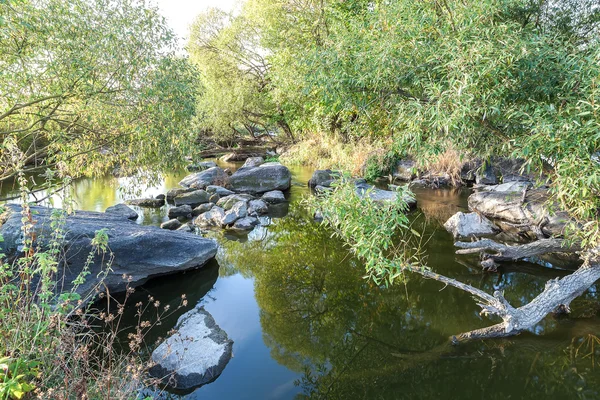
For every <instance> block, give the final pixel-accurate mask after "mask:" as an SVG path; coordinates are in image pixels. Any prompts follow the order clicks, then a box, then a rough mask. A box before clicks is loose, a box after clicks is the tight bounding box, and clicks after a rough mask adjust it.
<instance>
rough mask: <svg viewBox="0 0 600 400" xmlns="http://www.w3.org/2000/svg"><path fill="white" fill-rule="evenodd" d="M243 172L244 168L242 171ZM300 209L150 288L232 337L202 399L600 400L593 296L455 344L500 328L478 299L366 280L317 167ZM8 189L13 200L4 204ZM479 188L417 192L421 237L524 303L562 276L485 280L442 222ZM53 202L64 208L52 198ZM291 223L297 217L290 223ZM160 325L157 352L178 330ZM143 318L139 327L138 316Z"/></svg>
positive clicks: (118, 190)
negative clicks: (528, 325)
mask: <svg viewBox="0 0 600 400" xmlns="http://www.w3.org/2000/svg"><path fill="white" fill-rule="evenodd" d="M230 167H234V168H235V167H236V165H230ZM291 169H292V173H293V182H292V187H291V189H290V191H289V194H288V195H289V200H290V201H289V209H286V210H279V211H278V212H279V216H283V218H273V219H272V224H271V225H270V226H269V227H267V228H259V229H257V230H255V231H253V232H252V233H250V234H249V235H232V234H222V233H219V232H214V233H212V234H211V236H213V237H216V238H217V240H219V242H220V245H221V247H220V250H219V253H218V255H217V258H216V260H215V261H213V262H211V263H209V265H207V266H205V267H203V268H201V269H199V270H196V271H188V272H186V273H183V274H178V275H172V276H167V277H161V278H157V279H154V280H152V281H150V282H148V283H147V284H146V285H144V286H143V287H141V288H138V290H137V292H136V294H135V296H134V298H133V299H131V300H130V302H135V301H137V300H138V299H142V300H143V299H145V298H147V296H148V295H151V296H153V297H154V298H155V299H158V300H160V301H161V303H162V304H172V305H173V306H176V305H177V304H178V303H179V302H180V299H181V295H182V294H186V296H187V298H188V300H189V302H190V306H193V305H195V304H197V303H201V304H203V305H204V306H205V308H206V309H207V310H208V311H209V312H210V313H211V314H212V315H213V317H214V318H215V320H216V322H217V323H218V324H219V325H220V326H221V328H223V329H224V330H225V331H226V332H227V334H228V335H229V337H230V338H231V339H233V341H234V346H233V354H234V357H233V358H232V359H231V361H230V362H229V364H228V365H227V367H226V368H225V370H224V372H223V373H222V375H221V376H219V377H218V378H217V379H216V380H215V381H214V382H212V383H209V384H207V385H204V386H202V387H200V388H198V389H196V390H195V391H194V392H192V393H188V394H186V395H187V398H190V399H219V400H227V399H236V400H237V399H303V398H315V399H321V398H322V399H439V398H446V399H486V400H493V399H503V400H504V399H539V398H544V399H600V362H599V360H600V341H599V339H598V338H597V337H596V336H594V335H600V317H599V310H598V300H599V299H598V296H599V294H598V291H597V287H593V288H592V289H591V290H590V291H589V292H588V293H587V294H586V295H584V296H582V297H580V298H579V299H577V300H576V301H574V302H573V304H572V305H571V307H572V309H573V317H577V318H573V317H572V318H560V319H558V318H554V317H548V318H546V319H545V320H544V321H543V322H542V323H540V324H539V325H537V326H536V327H535V329H534V330H533V331H532V332H528V333H525V334H522V335H520V336H518V337H514V338H510V339H504V340H488V341H479V342H474V343H471V344H465V345H460V346H452V345H450V344H449V342H448V338H449V337H450V336H452V335H455V334H458V333H461V332H465V331H469V330H472V329H477V328H481V327H485V326H489V325H491V324H493V323H494V322H495V321H491V320H489V319H488V318H486V317H482V316H480V315H479V311H480V309H479V307H478V306H477V305H476V304H475V301H473V299H472V298H471V297H470V296H469V295H468V294H466V293H464V292H461V291H459V290H456V289H454V288H450V287H446V288H445V287H443V286H442V285H441V284H440V283H439V282H435V281H430V280H425V279H423V278H421V277H419V276H407V277H406V280H405V281H404V282H399V283H398V284H396V285H394V286H392V287H386V286H385V285H379V286H378V285H375V284H374V283H373V282H369V281H367V280H365V279H363V276H364V266H363V265H362V264H361V262H360V261H359V260H357V259H355V258H354V257H352V256H351V255H350V254H348V252H347V251H346V249H345V248H344V246H343V245H342V243H341V242H340V241H338V240H337V239H335V238H332V237H331V232H330V231H329V230H327V229H326V228H325V227H322V226H320V225H319V224H318V223H315V222H314V221H313V220H312V218H311V216H310V215H308V214H307V212H306V210H305V209H304V207H303V205H302V203H301V200H302V198H303V197H304V196H308V195H310V193H309V190H308V188H307V185H306V183H307V181H308V179H309V178H310V176H311V174H312V170H310V169H308V168H303V167H293V168H291ZM185 175H186V173H185V172H183V171H182V172H180V173H173V174H167V175H165V176H164V177H163V178H162V179H160V180H159V181H158V182H155V183H154V184H152V185H149V186H146V187H141V188H140V187H138V188H137V189H138V190H137V192H133V191H132V190H131V188H132V181H131V180H130V179H127V178H114V177H106V178H103V179H93V180H92V179H80V180H77V181H76V182H75V183H74V184H73V187H72V190H71V197H72V198H73V200H74V202H75V204H76V208H78V209H83V210H90V211H104V209H106V207H108V206H111V205H114V204H117V203H119V202H121V201H122V200H123V199H127V198H132V197H144V196H147V195H156V194H159V193H164V192H166V190H168V189H170V188H174V187H177V186H178V185H177V182H178V181H179V180H180V179H181V178H182V177H183V176H185ZM10 191H11V189H10V188H7V187H5V188H4V189H3V190H2V195H3V197H4V196H6V195H7V194H9V192H10ZM468 195H469V191H468V189H464V190H462V191H461V190H457V189H436V190H434V189H419V190H417V191H416V196H417V200H418V209H417V210H416V211H414V212H412V213H411V221H412V223H413V228H414V229H415V230H417V231H420V232H422V236H423V241H422V243H421V246H422V250H423V256H424V260H425V261H426V263H427V265H428V266H430V267H431V268H432V269H433V270H435V271H437V272H439V273H441V274H445V275H447V276H449V277H452V278H456V279H459V280H461V281H463V282H466V283H469V284H471V285H473V286H476V287H479V288H482V289H484V290H486V291H488V292H489V293H492V292H493V291H494V290H505V296H506V298H507V299H508V300H509V301H510V302H511V303H512V304H513V305H514V306H519V305H521V304H524V303H526V302H529V301H530V300H531V299H533V298H534V297H535V295H536V294H538V293H539V292H541V290H542V289H543V287H544V284H545V282H546V281H547V280H548V279H550V278H553V277H556V276H561V275H564V271H560V270H557V269H551V268H546V267H543V266H539V265H535V264H528V263H522V262H521V263H514V264H506V265H505V266H503V267H502V268H501V269H500V271H499V273H483V272H482V271H481V268H480V267H478V265H477V257H476V256H470V257H469V256H457V255H455V254H454V247H453V239H452V236H451V235H450V234H449V233H447V232H446V231H445V230H444V229H443V227H442V224H443V222H444V221H445V220H446V219H447V218H449V217H450V216H451V215H452V214H454V213H456V212H457V211H464V210H465V209H466V199H467V197H468ZM52 204H53V205H55V206H61V205H62V202H61V201H60V199H58V198H56V197H54V198H53V200H52ZM136 210H137V211H139V212H140V214H141V216H140V218H139V219H138V223H142V224H151V225H158V224H160V223H161V222H162V221H165V220H167V217H166V210H165V209H164V208H163V209H159V210H152V209H139V208H136ZM284 215H285V216H284ZM180 314H181V312H179V313H175V314H173V315H172V316H171V317H169V318H167V319H165V320H164V321H162V324H161V326H160V327H159V328H157V330H156V331H155V332H153V333H152V335H151V336H150V337H148V339H149V343H151V342H152V341H153V339H155V338H156V337H158V336H164V335H165V334H166V332H167V331H168V330H169V329H170V328H172V326H173V325H174V323H175V321H176V319H177V317H178V316H179V315H180ZM131 320H132V321H133V317H131Z"/></svg>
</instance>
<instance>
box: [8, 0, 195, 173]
mask: <svg viewBox="0 0 600 400" xmlns="http://www.w3.org/2000/svg"><path fill="white" fill-rule="evenodd" d="M175 51H176V41H175V37H174V35H173V33H172V32H171V31H170V30H169V28H167V25H166V23H165V21H164V19H163V18H162V17H161V16H160V15H159V14H158V12H157V10H156V9H155V8H151V7H149V6H148V5H147V4H146V2H145V1H141V2H138V1H130V0H91V1H87V0H74V1H69V2H65V1H60V0H6V1H2V2H0V70H1V71H2V73H1V74H0V143H1V144H0V165H1V166H2V168H1V171H0V179H7V178H10V177H12V176H13V175H14V174H15V172H16V171H18V170H20V169H21V168H23V167H24V166H33V167H34V168H37V169H45V168H48V167H50V168H52V169H58V170H60V171H61V172H62V173H64V174H69V175H73V176H76V175H80V174H91V173H99V172H104V171H105V170H106V169H107V168H108V167H112V166H114V165H128V166H131V167H132V168H135V167H156V166H158V167H160V166H165V165H171V164H173V163H174V162H176V161H178V160H180V159H182V154H183V153H185V151H186V146H185V144H186V143H188V142H189V140H188V139H191V138H192V135H191V131H190V128H189V123H188V121H189V119H190V118H191V116H192V115H193V113H194V97H195V84H194V80H195V75H194V73H193V71H192V69H191V67H190V66H189V65H188V63H187V60H186V59H184V58H181V57H178V56H176V53H175Z"/></svg>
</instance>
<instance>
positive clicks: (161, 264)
mask: <svg viewBox="0 0 600 400" xmlns="http://www.w3.org/2000/svg"><path fill="white" fill-rule="evenodd" d="M7 209H8V215H7V219H6V221H5V222H4V223H3V224H2V226H1V227H0V235H2V236H3V237H4V241H3V242H0V253H5V254H6V255H7V257H8V258H9V259H14V258H15V257H19V256H21V255H22V254H21V251H22V246H23V232H22V230H21V226H22V222H21V218H22V216H21V214H20V212H21V208H20V207H17V206H14V205H8V206H7ZM31 210H32V212H33V213H34V215H33V219H34V220H35V221H36V223H35V225H34V229H35V233H36V236H37V238H38V240H37V244H38V245H40V246H41V247H42V248H44V247H45V246H48V245H49V240H50V237H51V233H52V231H53V228H52V226H51V215H52V213H53V212H54V210H53V209H51V208H46V207H31ZM101 229H104V230H105V232H106V234H107V235H108V246H109V247H110V250H111V252H112V253H113V256H114V261H113V263H112V265H111V268H110V269H107V268H106V265H105V264H104V263H105V262H106V257H104V256H103V255H102V254H97V252H96V253H95V254H94V256H93V258H92V263H91V265H90V266H89V272H90V273H89V275H87V276H86V279H85V282H84V283H83V284H81V285H79V286H78V287H77V288H76V291H77V293H79V294H80V295H81V296H82V298H86V297H87V296H88V295H90V298H91V297H93V296H94V293H95V290H96V289H99V290H101V291H102V290H105V289H104V286H106V288H107V289H108V290H109V291H110V293H117V292H121V291H124V290H125V289H126V288H127V286H128V285H129V286H131V287H135V286H139V285H141V284H143V283H144V282H146V281H147V280H148V279H149V278H151V277H154V276H160V275H166V274H170V273H175V272H180V271H185V270H188V269H191V268H196V267H200V266H202V265H204V264H205V263H206V262H207V261H209V260H210V259H212V258H213V257H214V256H215V254H216V253H217V243H216V242H215V241H212V240H209V239H204V238H202V237H200V236H192V235H188V234H186V233H184V232H177V231H174V232H167V231H165V230H162V229H160V228H159V227H157V226H143V225H138V224H136V223H135V222H133V221H130V220H127V219H125V218H123V217H122V216H120V215H114V214H107V213H100V212H90V211H77V212H75V214H73V215H69V216H68V217H67V218H66V223H65V238H64V239H63V243H64V245H63V248H62V252H63V253H64V258H63V263H62V265H60V266H59V268H58V271H59V272H58V276H57V282H64V285H63V286H62V287H60V288H57V290H60V291H63V292H64V291H69V290H71V289H73V283H72V282H73V281H74V280H75V278H77V277H78V276H79V274H80V273H81V272H82V268H83V266H84V265H86V261H87V259H88V255H89V254H90V252H91V251H92V244H91V242H92V240H93V239H94V237H95V234H96V232H98V231H99V230H101ZM104 274H106V275H105V276H104V279H102V277H103V275H104ZM123 275H126V276H130V277H131V281H130V282H128V280H127V279H123Z"/></svg>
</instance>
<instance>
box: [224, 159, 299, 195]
mask: <svg viewBox="0 0 600 400" xmlns="http://www.w3.org/2000/svg"><path fill="white" fill-rule="evenodd" d="M291 180H292V175H291V173H290V170H289V169H288V168H287V167H285V166H283V165H281V164H279V163H265V164H262V165H260V166H258V167H253V168H241V169H239V170H237V171H236V172H234V173H233V175H231V176H230V177H229V185H228V187H229V188H231V190H233V191H234V192H238V193H240V192H241V193H251V194H256V193H264V192H269V191H271V190H286V189H289V187H290V184H291Z"/></svg>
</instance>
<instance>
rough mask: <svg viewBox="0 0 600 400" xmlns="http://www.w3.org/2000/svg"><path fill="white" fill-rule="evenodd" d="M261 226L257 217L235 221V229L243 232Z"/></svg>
mask: <svg viewBox="0 0 600 400" xmlns="http://www.w3.org/2000/svg"><path fill="white" fill-rule="evenodd" d="M258 224H260V221H259V220H258V218H256V217H244V218H240V219H238V220H237V221H235V224H233V229H238V230H241V231H249V230H251V229H253V228H254V227H255V226H256V225H258Z"/></svg>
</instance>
